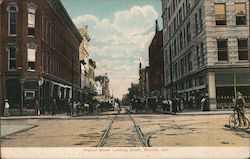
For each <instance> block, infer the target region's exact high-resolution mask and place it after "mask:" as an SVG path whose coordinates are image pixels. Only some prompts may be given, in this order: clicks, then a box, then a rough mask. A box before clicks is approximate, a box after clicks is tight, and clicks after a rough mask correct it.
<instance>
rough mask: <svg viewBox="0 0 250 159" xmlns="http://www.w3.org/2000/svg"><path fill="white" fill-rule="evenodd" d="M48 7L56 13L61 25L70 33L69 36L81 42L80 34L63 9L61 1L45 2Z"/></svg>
mask: <svg viewBox="0 0 250 159" xmlns="http://www.w3.org/2000/svg"><path fill="white" fill-rule="evenodd" d="M47 2H48V4H49V5H50V7H51V8H52V9H53V11H54V12H55V13H56V15H57V16H58V18H59V19H60V20H61V22H62V24H63V25H64V26H65V27H66V29H67V30H68V31H69V32H70V34H71V35H72V36H73V37H74V38H75V39H76V40H77V41H78V42H79V43H81V41H82V40H83V38H82V36H81V34H80V33H79V31H78V29H77V28H76V26H75V24H74V22H73V21H72V19H71V18H70V16H69V14H68V12H67V11H66V9H65V8H64V6H63V4H62V2H61V0H47Z"/></svg>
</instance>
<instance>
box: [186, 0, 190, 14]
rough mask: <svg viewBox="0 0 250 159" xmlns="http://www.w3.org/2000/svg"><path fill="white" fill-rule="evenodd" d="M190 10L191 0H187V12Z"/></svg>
mask: <svg viewBox="0 0 250 159" xmlns="http://www.w3.org/2000/svg"><path fill="white" fill-rule="evenodd" d="M189 11H190V0H186V12H187V14H188V13H189Z"/></svg>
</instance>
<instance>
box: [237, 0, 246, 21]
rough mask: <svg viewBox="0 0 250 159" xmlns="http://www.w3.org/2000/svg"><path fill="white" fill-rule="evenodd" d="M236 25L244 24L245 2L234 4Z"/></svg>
mask: <svg viewBox="0 0 250 159" xmlns="http://www.w3.org/2000/svg"><path fill="white" fill-rule="evenodd" d="M235 16H236V25H246V24H247V18H246V3H236V4H235Z"/></svg>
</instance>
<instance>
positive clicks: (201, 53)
mask: <svg viewBox="0 0 250 159" xmlns="http://www.w3.org/2000/svg"><path fill="white" fill-rule="evenodd" d="M203 45H204V44H203V42H202V43H201V52H200V56H201V65H204V64H205V59H204V58H205V57H204V53H203V51H204V46H203Z"/></svg>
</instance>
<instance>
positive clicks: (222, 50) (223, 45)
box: [217, 39, 228, 61]
mask: <svg viewBox="0 0 250 159" xmlns="http://www.w3.org/2000/svg"><path fill="white" fill-rule="evenodd" d="M217 48H218V61H226V60H228V55H227V40H226V39H220V40H217Z"/></svg>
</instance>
